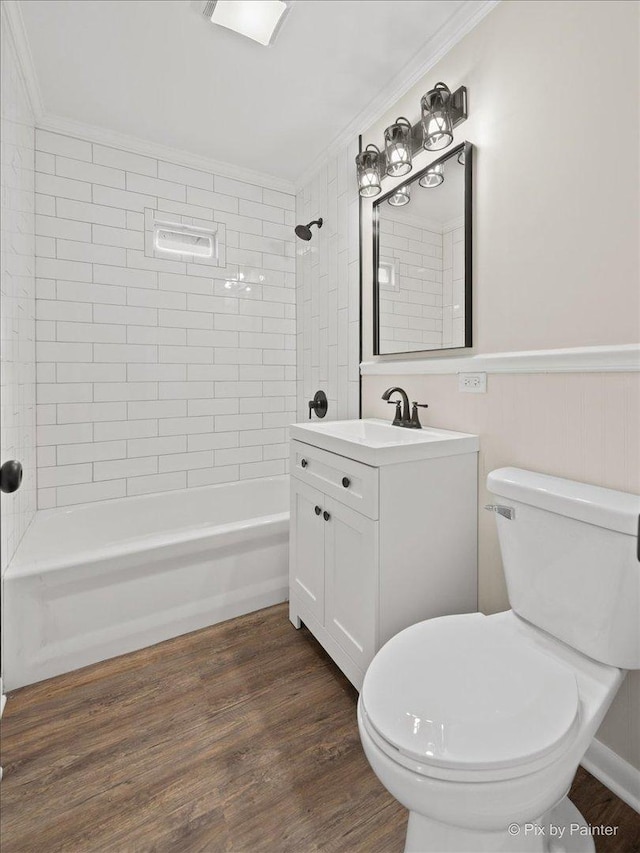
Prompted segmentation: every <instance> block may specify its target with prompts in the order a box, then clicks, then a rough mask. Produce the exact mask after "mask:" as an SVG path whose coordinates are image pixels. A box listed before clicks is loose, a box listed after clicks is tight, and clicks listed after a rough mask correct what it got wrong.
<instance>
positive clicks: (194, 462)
mask: <svg viewBox="0 0 640 853" xmlns="http://www.w3.org/2000/svg"><path fill="white" fill-rule="evenodd" d="M158 462H159V468H158V470H159V471H160V473H163V472H165V471H188V470H190V469H192V468H210V467H212V466H213V451H212V450H201V451H199V452H196V453H173V454H170V455H168V456H160V457H159V459H158Z"/></svg>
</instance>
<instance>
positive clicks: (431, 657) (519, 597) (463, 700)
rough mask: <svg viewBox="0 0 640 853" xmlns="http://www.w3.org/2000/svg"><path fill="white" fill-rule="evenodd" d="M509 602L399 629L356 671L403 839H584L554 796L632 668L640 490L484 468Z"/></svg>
mask: <svg viewBox="0 0 640 853" xmlns="http://www.w3.org/2000/svg"><path fill="white" fill-rule="evenodd" d="M487 484H488V489H489V491H490V492H491V493H492V494H493V495H495V496H496V498H497V500H498V503H497V504H496V505H494V506H491V507H488V508H489V509H492V510H494V511H495V513H496V522H497V526H498V537H499V541H500V549H501V553H502V560H503V565H504V571H505V577H506V581H507V589H508V595H509V603H510V605H511V610H508V611H506V612H503V613H498V614H495V615H493V616H484V615H483V614H481V613H471V614H462V615H459V616H444V617H440V618H437V619H431V620H428V621H426V622H420V623H418V624H416V625H412V626H411V627H409V628H406V629H405V630H404V631H401V632H400V633H399V634H397V635H396V636H395V637H393V638H392V639H391V640H389V642H388V643H387V644H386V645H385V646H383V647H382V649H380V651H379V652H378V654H377V655H376V656H375V658H374V659H373V661H372V662H371V664H370V666H369V668H368V670H367V673H366V675H365V678H364V682H363V686H362V691H361V693H360V698H359V701H358V727H359V731H360V737H361V740H362V745H363V748H364V751H365V754H366V756H367V759H368V761H369V763H370V764H371V767H372V768H373V770H374V772H375V773H376V775H377V776H378V778H379V779H380V781H381V782H382V784H383V785H384V786H385V787H386V788H387V790H388V791H389V792H390V793H391V794H392V795H393V796H394V797H395V798H396V799H397V800H398V801H399V802H400V803H401V804H402V805H403V806H405V808H407V809H408V810H409V822H408V827H407V837H406V844H405V851H407V853H429V851H434V853H435V851H437V853H445V852H446V853H458V851H460V852H461V851H467V853H485V851H487V852H488V851H505V853H507V851H508V853H519V851H531V853H534V851H554V853H561V851H566V853H571V851H592V850H594V849H595V847H594V842H593V837H592V835H591V834H590V832H589V829H588V827H587V826H586V824H585V821H584V819H583V817H582V816H581V814H580V813H579V811H578V810H577V809H576V807H575V806H574V805H573V804H572V803H571V801H570V800H569V799H568V797H567V792H568V790H569V787H570V785H571V782H572V780H573V777H574V774H575V772H576V769H577V767H578V764H579V763H580V761H581V759H582V757H583V756H584V754H585V752H586V750H587V748H588V747H589V744H590V743H591V740H592V738H593V737H594V735H595V734H596V732H597V730H598V727H599V725H600V723H601V721H602V719H603V717H604V716H605V714H606V712H607V709H608V708H609V706H610V705H611V702H612V701H613V698H614V696H615V695H616V693H617V691H618V689H619V688H620V685H621V684H622V681H623V680H624V677H625V674H626V671H627V670H629V669H638V668H640V628H639V624H640V562H639V560H640V551H639V547H640V546H639V544H638V524H639V517H640V497H637V496H635V495H630V494H626V493H623V492H616V491H612V490H609V489H602V488H599V487H596V486H589V485H585V484H582V483H576V482H572V481H570V480H564V479H560V478H557V477H550V476H546V475H543V474H537V473H534V472H532V471H525V470H521V469H518V468H501V469H499V470H496V471H493V472H492V473H491V474H489V477H488V480H487Z"/></svg>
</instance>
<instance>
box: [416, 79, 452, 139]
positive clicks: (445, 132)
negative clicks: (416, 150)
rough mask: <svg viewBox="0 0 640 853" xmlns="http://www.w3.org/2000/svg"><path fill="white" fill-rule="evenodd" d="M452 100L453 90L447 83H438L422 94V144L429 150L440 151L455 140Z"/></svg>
mask: <svg viewBox="0 0 640 853" xmlns="http://www.w3.org/2000/svg"><path fill="white" fill-rule="evenodd" d="M450 101H451V90H450V89H449V87H448V86H447V85H446V83H436V85H435V86H434V87H433V89H430V90H429V91H428V92H427V94H426V95H423V96H422V99H421V101H420V107H421V109H422V132H423V134H424V137H423V143H422V144H423V146H424V147H425V148H426V149H427V151H440V150H441V149H442V148H446V147H447V145H450V144H451V143H452V142H453V121H452V118H451V110H450V108H449V102H450Z"/></svg>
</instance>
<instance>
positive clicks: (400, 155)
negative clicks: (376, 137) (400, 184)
mask: <svg viewBox="0 0 640 853" xmlns="http://www.w3.org/2000/svg"><path fill="white" fill-rule="evenodd" d="M384 152H385V156H386V158H387V175H391V176H392V177H394V178H399V177H400V175H406V174H408V173H409V172H410V171H411V169H412V165H411V122H410V121H409V119H406V118H404V117H400V118H397V119H396V120H395V122H394V123H393V124H390V125H389V127H388V128H387V129H386V130H385V132H384Z"/></svg>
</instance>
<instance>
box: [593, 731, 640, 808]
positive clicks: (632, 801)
mask: <svg viewBox="0 0 640 853" xmlns="http://www.w3.org/2000/svg"><path fill="white" fill-rule="evenodd" d="M581 764H582V766H583V767H584V769H585V770H588V771H589V773H591V775H592V776H595V777H596V779H599V780H600V782H602V784H603V785H606V787H607V788H608V789H609V790H610V791H613V793H614V794H615V795H616V796H617V797H620V799H621V800H624V802H625V803H626V804H627V805H628V806H631V808H632V809H635V811H637V812H638V813H640V770H638V769H637V768H636V767H634V766H633V765H632V764H629V762H628V761H625V760H624V758H621V757H620V756H619V755H618V753H617V752H614V751H613V750H612V749H609V747H608V746H605V745H604V744H603V743H601V742H600V741H599V740H596V739H595V738H594V740H593V741H592V743H591V746H590V747H589V749H588V750H587V753H586V755H585V756H584V758H583V759H582V761H581Z"/></svg>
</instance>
